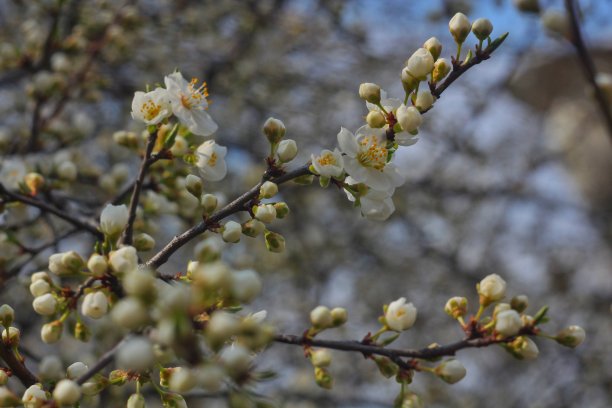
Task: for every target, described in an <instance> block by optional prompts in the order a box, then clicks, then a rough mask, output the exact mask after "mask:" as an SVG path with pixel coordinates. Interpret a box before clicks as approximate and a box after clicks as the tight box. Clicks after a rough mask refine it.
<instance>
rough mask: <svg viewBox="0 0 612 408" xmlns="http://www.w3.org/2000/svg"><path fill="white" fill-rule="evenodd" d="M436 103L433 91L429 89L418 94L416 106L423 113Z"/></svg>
mask: <svg viewBox="0 0 612 408" xmlns="http://www.w3.org/2000/svg"><path fill="white" fill-rule="evenodd" d="M434 101H435V99H434V96H433V95H432V94H431V91H430V90H429V89H423V90H421V91H419V93H418V94H417V97H416V101H415V103H414V105H415V106H416V107H417V108H418V109H419V110H420V111H421V112H422V111H425V110H427V109H429V108H430V107H431V105H433V103H434Z"/></svg>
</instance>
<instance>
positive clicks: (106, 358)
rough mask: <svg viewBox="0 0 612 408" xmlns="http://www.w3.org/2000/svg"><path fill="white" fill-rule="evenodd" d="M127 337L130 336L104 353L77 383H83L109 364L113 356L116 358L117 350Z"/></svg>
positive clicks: (125, 338)
mask: <svg viewBox="0 0 612 408" xmlns="http://www.w3.org/2000/svg"><path fill="white" fill-rule="evenodd" d="M127 339H128V337H124V338H123V339H122V340H121V341H119V342H118V343H117V344H115V345H114V346H113V348H111V349H110V350H108V351H107V352H106V353H104V354H103V355H102V357H100V359H99V360H98V361H97V362H96V364H94V365H93V366H92V367H91V368H90V369H89V370H88V371H87V372H86V373H85V374H83V375H82V376H80V377H79V378H78V379H77V384H79V385H83V384H84V383H85V381H87V380H89V379H90V378H91V377H93V376H94V375H96V374H97V373H98V372H99V371H100V370H102V369H103V368H104V367H106V366H107V365H109V364H110V363H111V362H112V361H113V358H115V353H116V352H117V350H119V347H121V346H122V345H123V344H124V343H125V342H126V341H127Z"/></svg>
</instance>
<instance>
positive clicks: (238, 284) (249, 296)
mask: <svg viewBox="0 0 612 408" xmlns="http://www.w3.org/2000/svg"><path fill="white" fill-rule="evenodd" d="M261 287H262V285H261V279H260V278H259V275H258V274H257V272H255V271H254V270H252V269H246V270H244V271H236V272H234V273H232V283H231V292H232V296H233V297H234V298H236V299H237V300H238V301H240V302H241V303H251V302H252V301H253V300H254V299H255V298H256V297H257V295H259V293H260V292H261Z"/></svg>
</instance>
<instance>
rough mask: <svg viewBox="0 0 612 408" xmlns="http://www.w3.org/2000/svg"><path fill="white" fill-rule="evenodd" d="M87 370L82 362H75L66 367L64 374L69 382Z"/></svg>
mask: <svg viewBox="0 0 612 408" xmlns="http://www.w3.org/2000/svg"><path fill="white" fill-rule="evenodd" d="M88 369H89V368H88V367H87V366H86V365H85V364H84V363H82V362H80V361H77V362H76V363H73V364H71V365H69V366H68V368H67V369H66V374H67V377H68V379H69V380H76V379H78V378H79V377H80V376H82V375H83V374H85V373H86V372H87V370H88Z"/></svg>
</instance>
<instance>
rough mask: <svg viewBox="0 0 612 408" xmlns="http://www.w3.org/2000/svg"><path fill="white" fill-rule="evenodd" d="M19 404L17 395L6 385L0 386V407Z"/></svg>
mask: <svg viewBox="0 0 612 408" xmlns="http://www.w3.org/2000/svg"><path fill="white" fill-rule="evenodd" d="M19 405H21V401H20V400H19V397H18V396H16V395H15V394H13V392H12V391H11V390H9V389H8V388H6V387H0V407H17V406H19Z"/></svg>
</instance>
